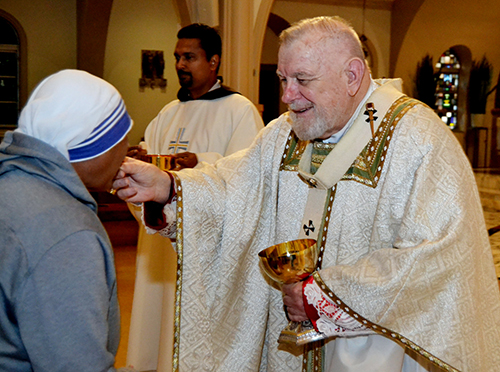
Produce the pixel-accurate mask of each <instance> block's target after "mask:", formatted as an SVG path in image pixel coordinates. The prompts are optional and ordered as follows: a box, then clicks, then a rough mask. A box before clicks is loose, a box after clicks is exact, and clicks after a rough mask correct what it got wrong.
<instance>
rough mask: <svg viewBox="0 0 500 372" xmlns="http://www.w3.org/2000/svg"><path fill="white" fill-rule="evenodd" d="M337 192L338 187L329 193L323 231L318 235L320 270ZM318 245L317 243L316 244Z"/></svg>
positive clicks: (322, 225) (324, 212)
mask: <svg viewBox="0 0 500 372" xmlns="http://www.w3.org/2000/svg"><path fill="white" fill-rule="evenodd" d="M336 191H337V187H336V185H334V186H333V187H332V188H331V189H329V190H328V191H327V195H326V203H325V209H324V211H323V220H322V223H321V226H320V228H321V230H320V232H319V234H318V240H317V241H319V242H320V248H319V257H318V268H317V270H320V269H321V265H322V263H323V254H324V252H325V246H326V238H327V235H328V226H329V223H330V214H331V213H332V206H333V201H334V200H335V193H336ZM316 244H317V243H316Z"/></svg>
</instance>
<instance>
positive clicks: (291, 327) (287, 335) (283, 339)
mask: <svg viewBox="0 0 500 372" xmlns="http://www.w3.org/2000/svg"><path fill="white" fill-rule="evenodd" d="M324 338H326V336H325V334H324V333H321V332H317V331H316V330H315V329H314V326H313V325H312V323H311V322H310V321H309V320H306V321H304V322H289V323H288V325H287V326H286V327H285V329H283V330H282V331H281V333H280V336H279V338H278V342H279V343H285V344H294V345H299V346H300V345H305V344H308V343H309V342H314V341H319V340H323V339H324Z"/></svg>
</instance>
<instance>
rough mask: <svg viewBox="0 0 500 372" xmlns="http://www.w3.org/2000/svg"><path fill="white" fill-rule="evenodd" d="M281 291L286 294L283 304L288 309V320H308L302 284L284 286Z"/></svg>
mask: <svg viewBox="0 0 500 372" xmlns="http://www.w3.org/2000/svg"><path fill="white" fill-rule="evenodd" d="M281 291H282V292H283V294H284V296H283V303H284V304H285V306H286V308H287V312H288V318H289V319H290V320H292V321H294V322H302V321H303V320H308V319H309V318H308V317H307V314H306V310H305V308H304V300H303V297H302V282H298V283H293V284H284V285H283V287H282V288H281Z"/></svg>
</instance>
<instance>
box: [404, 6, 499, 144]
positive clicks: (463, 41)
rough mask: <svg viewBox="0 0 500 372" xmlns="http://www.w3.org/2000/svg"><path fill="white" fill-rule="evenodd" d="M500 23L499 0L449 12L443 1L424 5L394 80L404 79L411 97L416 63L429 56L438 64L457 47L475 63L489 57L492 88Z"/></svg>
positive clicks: (410, 31) (488, 118) (488, 119)
mask: <svg viewBox="0 0 500 372" xmlns="http://www.w3.org/2000/svg"><path fill="white" fill-rule="evenodd" d="M499 20H500V1H499V0H481V1H456V2H453V4H451V3H450V6H449V7H448V8H446V9H444V8H443V2H442V1H440V0H426V1H424V2H423V4H422V6H421V7H420V9H419V10H418V12H417V14H416V15H415V17H414V19H413V22H412V23H411V25H410V27H409V29H408V32H407V34H406V36H405V38H404V41H403V44H402V47H401V50H400V53H399V56H398V59H397V63H396V66H395V70H394V71H395V76H398V77H401V78H403V80H404V82H405V84H404V89H405V92H406V93H408V94H411V93H412V89H413V88H412V84H413V82H412V81H413V77H414V74H415V69H416V66H417V62H418V61H420V60H421V59H422V57H424V56H425V54H427V53H429V54H430V55H431V56H432V57H433V59H434V62H436V61H437V60H438V58H439V56H440V55H441V54H442V53H443V52H444V51H446V50H447V49H448V48H449V47H452V46H454V45H465V46H466V47H468V48H469V49H470V51H471V53H472V58H473V59H476V60H479V59H481V58H482V56H483V55H486V57H487V58H488V60H489V61H490V62H491V63H492V64H493V68H494V70H493V81H492V87H493V86H494V85H495V84H496V79H497V78H498V72H499V70H500V21H499ZM395 32H397V30H395ZM459 99H460V97H459ZM493 100H494V94H492V95H490V97H489V99H488V105H487V114H486V117H485V122H484V124H485V125H486V126H490V125H491V120H492V119H491V114H490V111H491V108H492V107H493ZM458 138H459V140H460V141H461V143H462V144H463V145H464V138H463V134H459V135H458ZM480 151H481V152H482V151H484V149H481V150H480Z"/></svg>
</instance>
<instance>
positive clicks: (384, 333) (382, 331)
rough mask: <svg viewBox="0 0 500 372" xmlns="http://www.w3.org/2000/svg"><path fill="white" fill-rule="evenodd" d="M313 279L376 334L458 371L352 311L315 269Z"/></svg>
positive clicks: (351, 314)
mask: <svg viewBox="0 0 500 372" xmlns="http://www.w3.org/2000/svg"><path fill="white" fill-rule="evenodd" d="M313 276H314V280H315V281H316V283H317V284H318V285H319V287H320V288H321V290H322V291H323V292H324V293H325V295H327V296H328V297H329V298H330V299H331V300H332V301H333V302H334V303H335V304H336V305H337V306H338V307H339V308H341V309H342V310H344V311H345V312H346V313H348V314H349V315H350V316H352V317H353V318H354V319H356V320H358V321H359V322H360V323H361V324H363V325H364V326H365V327H367V328H370V329H371V330H373V331H375V332H376V333H377V334H379V335H382V336H385V337H387V338H389V339H392V340H393V341H395V342H397V343H398V344H399V345H400V346H401V347H403V348H405V349H406V348H411V349H413V350H414V351H415V352H416V353H418V354H420V355H422V356H423V357H424V358H426V359H428V360H429V361H430V362H432V363H433V364H435V365H436V366H438V367H440V368H441V369H443V370H444V371H449V372H460V371H459V370H458V369H455V368H453V367H452V366H450V365H449V364H448V363H445V362H444V361H442V360H441V359H439V358H437V357H435V356H434V355H432V354H431V353H429V352H428V351H427V350H425V349H424V348H422V347H420V346H419V345H417V344H416V343H414V342H412V341H411V340H408V339H407V338H406V337H404V336H402V335H400V334H399V333H397V332H394V331H392V330H390V329H388V328H385V327H382V326H380V325H378V324H376V323H373V322H371V321H369V320H368V319H366V318H364V317H363V316H361V315H360V314H358V313H356V312H354V311H353V310H352V309H351V308H349V306H347V305H346V304H345V303H344V302H343V301H342V300H341V299H340V298H338V297H337V296H336V295H335V293H333V291H331V290H330V288H328V286H327V285H326V284H325V282H323V279H321V276H320V275H319V273H318V272H317V271H316V272H314V273H313Z"/></svg>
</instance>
